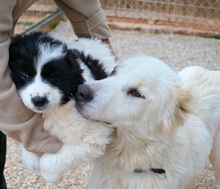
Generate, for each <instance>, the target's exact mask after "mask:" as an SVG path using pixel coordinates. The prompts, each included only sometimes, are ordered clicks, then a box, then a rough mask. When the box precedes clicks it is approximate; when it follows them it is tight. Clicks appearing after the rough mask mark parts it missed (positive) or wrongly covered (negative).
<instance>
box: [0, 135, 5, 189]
mask: <svg viewBox="0 0 220 189" xmlns="http://www.w3.org/2000/svg"><path fill="white" fill-rule="evenodd" d="M5 158H6V136H5V134H3V133H2V132H1V131H0V188H1V189H6V188H7V186H6V182H5V177H4V167H5Z"/></svg>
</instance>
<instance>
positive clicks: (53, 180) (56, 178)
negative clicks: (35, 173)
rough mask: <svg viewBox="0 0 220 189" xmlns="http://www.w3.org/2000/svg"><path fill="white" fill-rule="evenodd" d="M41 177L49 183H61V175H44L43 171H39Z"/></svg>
mask: <svg viewBox="0 0 220 189" xmlns="http://www.w3.org/2000/svg"><path fill="white" fill-rule="evenodd" d="M41 176H42V177H43V178H44V179H45V180H46V181H47V182H50V183H59V182H61V181H62V179H63V178H62V175H61V174H52V173H46V172H44V171H43V170H42V171H41Z"/></svg>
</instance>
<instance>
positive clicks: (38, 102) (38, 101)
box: [31, 96, 48, 107]
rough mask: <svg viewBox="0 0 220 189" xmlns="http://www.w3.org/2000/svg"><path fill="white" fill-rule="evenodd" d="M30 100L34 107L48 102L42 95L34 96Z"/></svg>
mask: <svg viewBox="0 0 220 189" xmlns="http://www.w3.org/2000/svg"><path fill="white" fill-rule="evenodd" d="M31 102H32V103H33V104H34V105H35V106H36V107H43V106H44V105H45V104H47V103H48V99H47V98H46V97H42V96H35V97H33V98H32V99H31Z"/></svg>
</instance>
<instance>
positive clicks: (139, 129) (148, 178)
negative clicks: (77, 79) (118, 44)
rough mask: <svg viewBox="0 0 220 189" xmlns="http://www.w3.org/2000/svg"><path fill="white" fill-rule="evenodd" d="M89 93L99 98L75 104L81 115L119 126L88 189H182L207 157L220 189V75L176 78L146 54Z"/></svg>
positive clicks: (192, 73)
mask: <svg viewBox="0 0 220 189" xmlns="http://www.w3.org/2000/svg"><path fill="white" fill-rule="evenodd" d="M83 88H89V90H87V91H90V93H91V94H92V96H93V98H92V99H91V100H90V101H87V102H85V101H81V99H79V100H77V102H76V104H77V108H78V110H79V111H80V112H81V114H82V115H83V116H84V117H86V118H88V119H92V120H96V121H98V122H103V123H108V126H109V127H115V128H116V132H115V133H114V134H113V135H112V137H113V141H112V143H111V144H109V145H108V146H107V148H106V152H105V154H104V155H103V156H101V157H100V158H99V159H98V160H96V162H95V166H94V170H93V172H92V176H91V180H90V182H89V188H90V189H183V188H186V187H187V186H188V185H190V184H191V183H192V182H193V181H194V179H195V178H196V177H197V176H199V175H200V174H201V173H202V171H203V170H204V168H205V165H206V163H207V161H208V158H209V156H210V157H211V158H210V160H211V163H212V165H213V167H214V170H215V173H216V177H217V182H218V188H220V127H219V126H220V72H218V71H208V70H205V69H203V68H201V67H196V66H194V67H188V68H185V69H183V70H182V71H181V72H180V73H179V75H178V74H177V73H175V72H174V71H173V70H171V69H170V68H169V67H168V66H167V65H166V64H164V63H163V62H162V61H160V60H157V59H155V58H151V57H145V56H140V57H134V58H130V59H128V60H126V61H124V62H123V63H121V64H120V65H119V66H118V67H116V69H115V71H114V72H113V73H112V76H110V77H108V78H106V79H104V80H100V81H89V82H87V83H85V84H83V85H81V86H80V87H79V91H78V93H79V94H78V95H82V94H81V93H82V91H81V90H82V89H83ZM83 91H85V90H83ZM155 170H157V171H155Z"/></svg>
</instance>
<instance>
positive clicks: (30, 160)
mask: <svg viewBox="0 0 220 189" xmlns="http://www.w3.org/2000/svg"><path fill="white" fill-rule="evenodd" d="M21 156H22V162H23V164H24V165H25V167H27V169H28V170H30V171H32V172H34V173H36V174H37V175H40V166H39V164H40V157H39V156H37V155H36V154H34V153H32V152H29V151H27V150H26V149H25V148H24V146H23V145H21Z"/></svg>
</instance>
